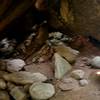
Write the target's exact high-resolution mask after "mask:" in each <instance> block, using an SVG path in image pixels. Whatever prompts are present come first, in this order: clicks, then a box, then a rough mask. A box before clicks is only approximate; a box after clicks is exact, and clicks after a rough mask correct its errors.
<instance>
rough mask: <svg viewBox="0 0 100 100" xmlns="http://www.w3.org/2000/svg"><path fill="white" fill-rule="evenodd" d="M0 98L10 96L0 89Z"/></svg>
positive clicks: (6, 98) (3, 98)
mask: <svg viewBox="0 0 100 100" xmlns="http://www.w3.org/2000/svg"><path fill="white" fill-rule="evenodd" d="M0 100H10V97H9V95H8V93H7V92H6V91H1V90H0Z"/></svg>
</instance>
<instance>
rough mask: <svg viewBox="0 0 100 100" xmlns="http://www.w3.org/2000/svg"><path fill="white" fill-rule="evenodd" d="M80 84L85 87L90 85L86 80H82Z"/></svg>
mask: <svg viewBox="0 0 100 100" xmlns="http://www.w3.org/2000/svg"><path fill="white" fill-rule="evenodd" d="M79 84H80V85H81V86H85V85H88V81H87V80H86V79H83V80H80V81H79Z"/></svg>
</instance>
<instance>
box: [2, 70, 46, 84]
mask: <svg viewBox="0 0 100 100" xmlns="http://www.w3.org/2000/svg"><path fill="white" fill-rule="evenodd" d="M3 78H4V79H5V80H6V81H9V82H14V83H16V84H22V85H25V84H32V83H34V82H37V81H38V82H43V81H46V80H47V77H46V76H44V75H43V74H41V73H31V72H26V71H20V72H14V73H11V74H6V75H4V76H3Z"/></svg>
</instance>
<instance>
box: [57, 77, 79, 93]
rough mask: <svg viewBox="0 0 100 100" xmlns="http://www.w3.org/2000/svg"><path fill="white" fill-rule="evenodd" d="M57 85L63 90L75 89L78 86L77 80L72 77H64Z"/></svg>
mask: <svg viewBox="0 0 100 100" xmlns="http://www.w3.org/2000/svg"><path fill="white" fill-rule="evenodd" d="M58 86H59V88H60V89H61V90H63V91H69V90H75V89H76V88H78V82H77V80H75V79H73V78H65V79H63V80H62V81H61V82H59V85H58Z"/></svg>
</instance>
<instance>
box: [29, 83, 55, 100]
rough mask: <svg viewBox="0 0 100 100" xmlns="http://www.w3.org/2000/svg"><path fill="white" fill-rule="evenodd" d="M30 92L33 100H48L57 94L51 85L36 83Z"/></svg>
mask: <svg viewBox="0 0 100 100" xmlns="http://www.w3.org/2000/svg"><path fill="white" fill-rule="evenodd" d="M29 92H30V95H31V97H32V98H33V100H34V99H36V100H47V99H49V98H50V97H52V96H53V95H54V94H55V88H54V86H53V85H52V84H49V83H34V84H33V85H32V86H30V89H29Z"/></svg>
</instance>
